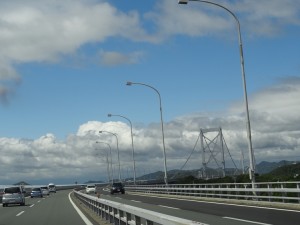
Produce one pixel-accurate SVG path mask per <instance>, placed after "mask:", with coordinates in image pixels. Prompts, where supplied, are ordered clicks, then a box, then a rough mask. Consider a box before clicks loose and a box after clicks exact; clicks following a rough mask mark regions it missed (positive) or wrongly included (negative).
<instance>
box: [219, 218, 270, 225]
mask: <svg viewBox="0 0 300 225" xmlns="http://www.w3.org/2000/svg"><path fill="white" fill-rule="evenodd" d="M223 218H224V219H229V220H237V221H242V222H246V223H254V224H260V225H272V224H270V223H261V222H256V221H251V220H242V219H238V218H234V217H226V216H225V217H223Z"/></svg>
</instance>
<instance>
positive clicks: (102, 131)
mask: <svg viewBox="0 0 300 225" xmlns="http://www.w3.org/2000/svg"><path fill="white" fill-rule="evenodd" d="M99 133H100V134H101V133H109V134H112V135H114V136H115V137H116V140H117V150H118V164H119V181H121V164H120V151H119V140H118V136H117V134H115V133H112V132H109V131H104V130H101V131H99Z"/></svg>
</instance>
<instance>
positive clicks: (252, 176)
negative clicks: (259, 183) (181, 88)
mask: <svg viewBox="0 0 300 225" xmlns="http://www.w3.org/2000/svg"><path fill="white" fill-rule="evenodd" d="M190 1H194V2H202V3H207V4H211V5H214V6H217V7H220V8H222V9H224V10H226V11H227V12H229V14H230V15H232V16H233V18H234V19H235V21H236V24H237V30H238V39H239V46H240V62H241V70H242V79H243V88H244V101H245V111H246V120H247V125H246V128H247V136H248V149H249V160H250V168H249V176H250V179H251V181H252V184H254V183H255V159H254V153H253V149H252V141H251V127H250V116H249V108H248V97H247V86H246V75H245V68H244V54H243V44H242V35H241V28H240V22H239V20H238V18H237V16H236V15H235V14H234V13H233V12H232V11H230V10H229V9H228V8H226V7H225V6H222V5H220V4H217V3H214V2H211V1H202V0H190ZM188 2H189V0H179V1H178V3H179V4H187V3H188Z"/></svg>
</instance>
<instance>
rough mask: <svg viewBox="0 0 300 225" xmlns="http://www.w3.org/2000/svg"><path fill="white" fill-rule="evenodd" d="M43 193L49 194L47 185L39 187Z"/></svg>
mask: <svg viewBox="0 0 300 225" xmlns="http://www.w3.org/2000/svg"><path fill="white" fill-rule="evenodd" d="M41 189H42V192H43V195H49V189H48V187H47V186H44V187H41Z"/></svg>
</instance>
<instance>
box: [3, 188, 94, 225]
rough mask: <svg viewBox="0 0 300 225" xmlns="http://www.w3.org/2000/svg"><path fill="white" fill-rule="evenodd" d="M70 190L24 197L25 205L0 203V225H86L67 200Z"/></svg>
mask: <svg viewBox="0 0 300 225" xmlns="http://www.w3.org/2000/svg"><path fill="white" fill-rule="evenodd" d="M70 192H71V190H65V191H58V192H56V193H55V194H54V193H51V194H50V195H49V196H45V197H43V198H30V197H29V198H28V197H27V198H26V205H25V206H18V205H9V206H8V207H2V204H0V206H1V207H0V225H20V224H22V225H54V224H55V225H87V224H89V223H86V222H84V220H83V219H82V218H81V217H80V216H79V214H78V213H77V211H76V210H75V208H74V207H73V205H72V203H71V202H70V200H69V193H70Z"/></svg>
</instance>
